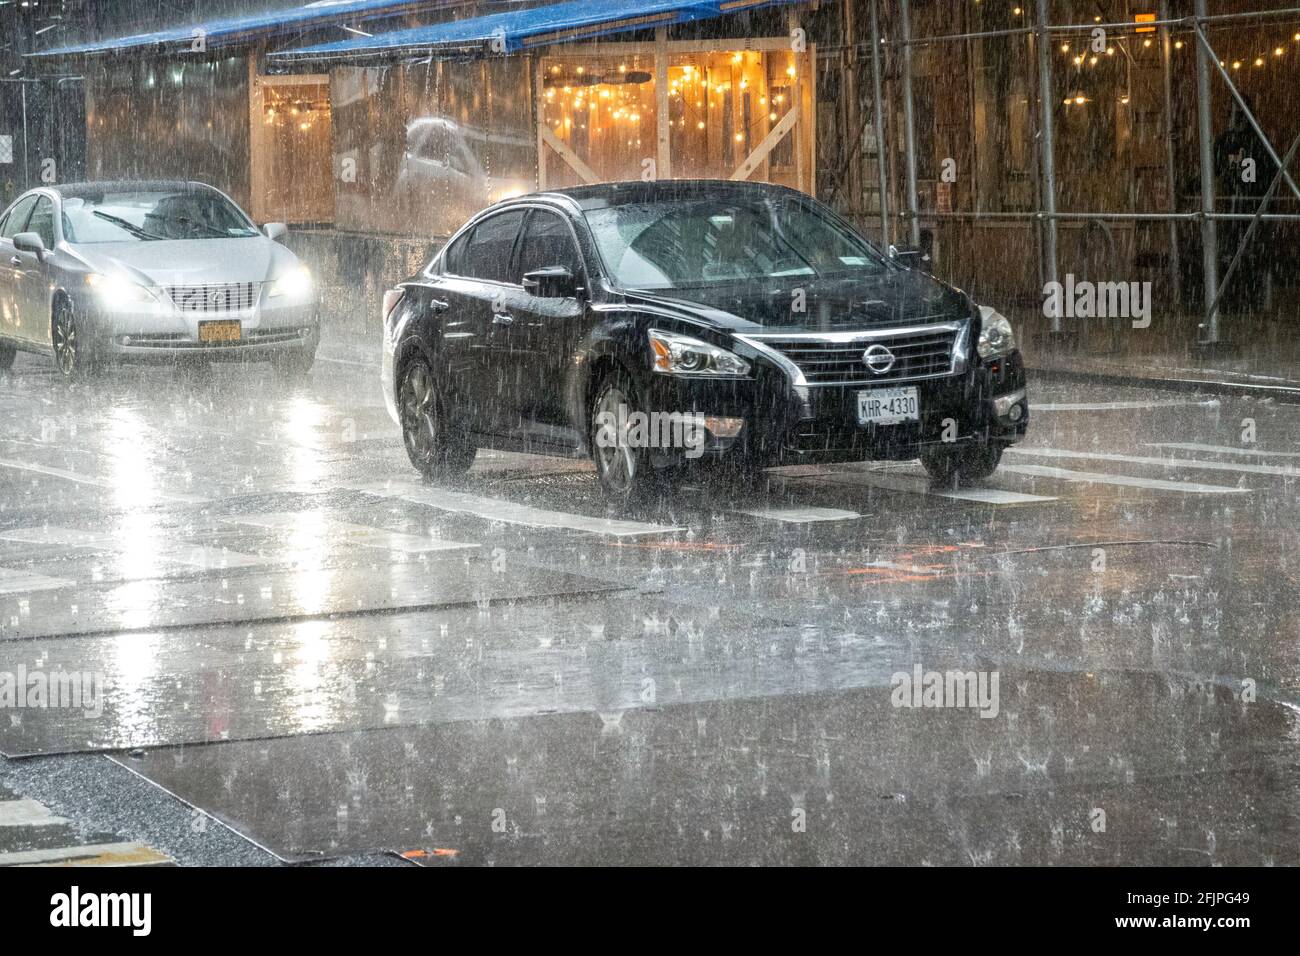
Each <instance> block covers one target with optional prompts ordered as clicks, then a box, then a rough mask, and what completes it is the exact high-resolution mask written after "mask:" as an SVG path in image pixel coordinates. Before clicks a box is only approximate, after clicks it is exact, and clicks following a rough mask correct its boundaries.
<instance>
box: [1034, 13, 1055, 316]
mask: <svg viewBox="0 0 1300 956" xmlns="http://www.w3.org/2000/svg"><path fill="white" fill-rule="evenodd" d="M1034 42H1035V43H1036V44H1037V46H1038V49H1037V51H1036V52H1037V54H1038V100H1039V103H1040V104H1041V107H1042V121H1041V124H1040V127H1039V130H1038V135H1039V143H1038V152H1039V162H1040V164H1041V165H1042V169H1043V180H1042V200H1043V212H1044V213H1045V215H1046V222H1045V223H1044V227H1045V236H1044V242H1043V266H1044V268H1043V275H1044V278H1045V279H1046V280H1047V282H1048V283H1054V282H1056V281H1058V280H1057V261H1056V260H1057V254H1056V240H1057V217H1056V159H1055V156H1054V153H1053V149H1052V143H1053V141H1054V139H1055V134H1054V132H1053V126H1054V118H1053V112H1052V110H1053V105H1052V101H1053V99H1054V97H1053V96H1052V53H1051V42H1052V38H1051V35H1050V34H1049V33H1048V30H1047V0H1038V35H1037V36H1036V37H1035V39H1034ZM1051 318H1052V331H1053V332H1054V333H1055V332H1060V331H1061V316H1060V315H1059V310H1053V314H1052V317H1051Z"/></svg>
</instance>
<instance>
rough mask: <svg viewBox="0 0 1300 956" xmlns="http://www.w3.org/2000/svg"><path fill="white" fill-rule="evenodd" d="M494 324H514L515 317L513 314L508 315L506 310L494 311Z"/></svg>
mask: <svg viewBox="0 0 1300 956" xmlns="http://www.w3.org/2000/svg"><path fill="white" fill-rule="evenodd" d="M492 324H493V325H514V324H515V317H514V316H513V315H507V314H506V313H504V312H494V313H493V314H492Z"/></svg>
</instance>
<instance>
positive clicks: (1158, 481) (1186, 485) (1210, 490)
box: [1000, 464, 1250, 495]
mask: <svg viewBox="0 0 1300 956" xmlns="http://www.w3.org/2000/svg"><path fill="white" fill-rule="evenodd" d="M1000 470H1001V471H1006V472H1010V473H1011V474H1013V475H1032V476H1034V477H1036V478H1059V479H1061V480H1062V481H1082V482H1086V483H1088V484H1094V485H1124V486H1126V487H1129V488H1149V489H1152V490H1154V491H1179V492H1184V493H1186V494H1196V495H1232V494H1249V493H1250V489H1249V488H1232V487H1227V486H1224V485H1198V484H1197V483H1196V482H1194V481H1166V480H1164V479H1162V478H1138V477H1135V476H1133V475H1104V474H1101V473H1099V472H1095V471H1071V470H1070V469H1069V468H1051V467H1048V466H1046V465H1008V464H1003V465H1002V468H1001V469H1000Z"/></svg>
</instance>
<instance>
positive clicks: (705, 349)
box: [650, 329, 749, 377]
mask: <svg viewBox="0 0 1300 956" xmlns="http://www.w3.org/2000/svg"><path fill="white" fill-rule="evenodd" d="M650 355H651V357H652V358H653V360H654V370H655V371H656V372H662V373H663V374H665V375H725V376H732V377H735V376H741V375H748V374H749V363H748V362H746V361H745V360H744V359H743V358H741V357H740V356H739V355H736V354H734V353H732V352H728V351H727V350H726V349H720V348H718V347H717V346H716V345H710V344H709V343H708V342H701V341H700V340H699V339H692V338H689V337H688V336H685V335H677V334H676V333H673V332H661V331H659V330H658V329H651V330H650Z"/></svg>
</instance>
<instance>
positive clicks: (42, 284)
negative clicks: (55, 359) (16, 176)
mask: <svg viewBox="0 0 1300 956" xmlns="http://www.w3.org/2000/svg"><path fill="white" fill-rule="evenodd" d="M54 216H55V209H54V200H53V199H51V198H50V197H49V196H41V197H40V198H39V199H37V200H36V205H35V206H33V207H32V213H31V216H30V217H29V218H28V219H27V225H26V227H25V228H23V229H22V230H21V231H22V232H34V233H36V234H37V235H38V236H40V237H41V242H43V243H44V244H45V249H46V255H44V256H38V255H36V254H35V253H32V252H16V253H15V257H16V258H17V259H18V260H19V264H18V266H17V267H16V269H15V271H16V273H17V275H16V278H17V282H16V289H17V298H18V315H19V317H20V320H21V324H20V330H19V335H20V336H21V338H22V339H23V340H24V341H26V342H29V343H31V344H33V345H49V344H50V308H49V302H50V295H49V289H50V282H49V271H50V262H49V254H50V253H52V252H53V251H54V243H55V240H56V235H55V228H54ZM10 261H11V262H12V261H13V257H11V259H10Z"/></svg>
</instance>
